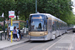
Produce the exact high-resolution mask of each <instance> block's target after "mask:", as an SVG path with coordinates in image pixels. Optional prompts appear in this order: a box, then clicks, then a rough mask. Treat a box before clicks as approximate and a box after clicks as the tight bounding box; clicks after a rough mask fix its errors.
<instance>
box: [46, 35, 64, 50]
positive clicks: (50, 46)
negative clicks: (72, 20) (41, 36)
mask: <svg viewBox="0 0 75 50" xmlns="http://www.w3.org/2000/svg"><path fill="white" fill-rule="evenodd" d="M64 37H65V36H64ZM64 37H62V38H61V39H63V38H64ZM61 39H60V40H61ZM60 40H58V41H60ZM58 41H57V42H58ZM57 42H55V43H54V44H53V45H51V46H49V47H48V48H47V49H46V50H49V49H50V48H51V47H53V46H54V45H55V44H56V43H57Z"/></svg>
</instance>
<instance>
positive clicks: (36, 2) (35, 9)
mask: <svg viewBox="0 0 75 50" xmlns="http://www.w3.org/2000/svg"><path fill="white" fill-rule="evenodd" d="M35 12H36V13H37V0H36V1H35Z"/></svg>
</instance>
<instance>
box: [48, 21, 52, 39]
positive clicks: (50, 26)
mask: <svg viewBox="0 0 75 50" xmlns="http://www.w3.org/2000/svg"><path fill="white" fill-rule="evenodd" d="M51 32H52V20H48V33H49V35H50V38H51V37H52V33H51Z"/></svg>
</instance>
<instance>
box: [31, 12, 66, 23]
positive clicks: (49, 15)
mask: <svg viewBox="0 0 75 50" xmlns="http://www.w3.org/2000/svg"><path fill="white" fill-rule="evenodd" d="M30 15H46V16H47V17H51V18H54V19H56V20H58V21H60V22H62V23H65V24H67V23H66V22H64V21H62V20H61V19H59V18H57V17H55V16H53V15H51V14H48V13H33V14H30Z"/></svg>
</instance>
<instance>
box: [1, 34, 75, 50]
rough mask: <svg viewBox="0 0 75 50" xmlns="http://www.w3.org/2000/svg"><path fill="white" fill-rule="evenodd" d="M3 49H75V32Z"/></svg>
mask: <svg viewBox="0 0 75 50" xmlns="http://www.w3.org/2000/svg"><path fill="white" fill-rule="evenodd" d="M2 50H75V34H73V33H69V34H64V35H62V36H60V37H57V38H56V39H55V40H53V41H51V40H50V41H44V42H43V41H39V42H30V41H28V42H25V43H22V44H19V45H15V46H11V47H8V48H4V49H2Z"/></svg>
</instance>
